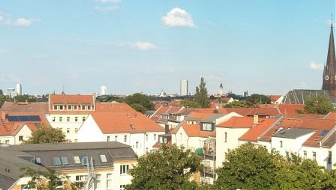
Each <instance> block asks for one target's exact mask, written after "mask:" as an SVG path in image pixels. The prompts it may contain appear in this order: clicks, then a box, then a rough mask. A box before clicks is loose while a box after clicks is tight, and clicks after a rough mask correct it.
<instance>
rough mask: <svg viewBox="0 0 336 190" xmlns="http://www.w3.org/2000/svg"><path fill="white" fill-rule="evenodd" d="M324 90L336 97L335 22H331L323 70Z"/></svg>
mask: <svg viewBox="0 0 336 190" xmlns="http://www.w3.org/2000/svg"><path fill="white" fill-rule="evenodd" d="M322 90H326V91H328V92H329V94H330V95H331V96H332V97H334V98H336V59H335V44H334V32H333V24H331V28H330V37H329V48H328V57H327V63H326V65H325V66H324V70H323V85H322Z"/></svg>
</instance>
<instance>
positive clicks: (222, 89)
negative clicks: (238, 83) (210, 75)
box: [219, 83, 224, 96]
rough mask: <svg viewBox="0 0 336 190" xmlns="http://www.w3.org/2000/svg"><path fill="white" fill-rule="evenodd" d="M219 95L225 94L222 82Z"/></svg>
mask: <svg viewBox="0 0 336 190" xmlns="http://www.w3.org/2000/svg"><path fill="white" fill-rule="evenodd" d="M219 95H220V96H223V95H224V87H223V84H222V83H221V84H220V86H219Z"/></svg>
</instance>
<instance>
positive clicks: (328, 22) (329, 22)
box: [325, 19, 334, 26]
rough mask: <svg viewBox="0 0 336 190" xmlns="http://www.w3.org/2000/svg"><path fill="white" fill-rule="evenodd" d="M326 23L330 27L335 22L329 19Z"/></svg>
mask: <svg viewBox="0 0 336 190" xmlns="http://www.w3.org/2000/svg"><path fill="white" fill-rule="evenodd" d="M325 23H326V24H327V25H329V26H330V25H331V24H332V23H333V21H332V20H331V19H328V20H326V21H325ZM333 24H334V23H333Z"/></svg>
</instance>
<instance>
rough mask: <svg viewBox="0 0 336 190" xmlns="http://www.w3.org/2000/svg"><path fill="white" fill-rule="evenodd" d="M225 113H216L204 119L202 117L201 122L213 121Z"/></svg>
mask: <svg viewBox="0 0 336 190" xmlns="http://www.w3.org/2000/svg"><path fill="white" fill-rule="evenodd" d="M225 115H226V114H217V115H214V116H211V117H208V118H206V119H203V120H202V122H215V121H216V119H218V118H221V117H223V116H225Z"/></svg>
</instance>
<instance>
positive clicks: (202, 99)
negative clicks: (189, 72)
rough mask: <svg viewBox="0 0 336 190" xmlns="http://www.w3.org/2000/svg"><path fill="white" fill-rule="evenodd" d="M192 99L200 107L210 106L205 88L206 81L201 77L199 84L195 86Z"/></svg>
mask: <svg viewBox="0 0 336 190" xmlns="http://www.w3.org/2000/svg"><path fill="white" fill-rule="evenodd" d="M194 100H195V102H197V103H198V104H199V105H200V106H201V107H202V108H208V107H210V101H209V98H208V90H207V88H206V83H205V80H204V78H203V77H202V78H201V82H200V84H199V86H197V87H196V94H195V97H194Z"/></svg>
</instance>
